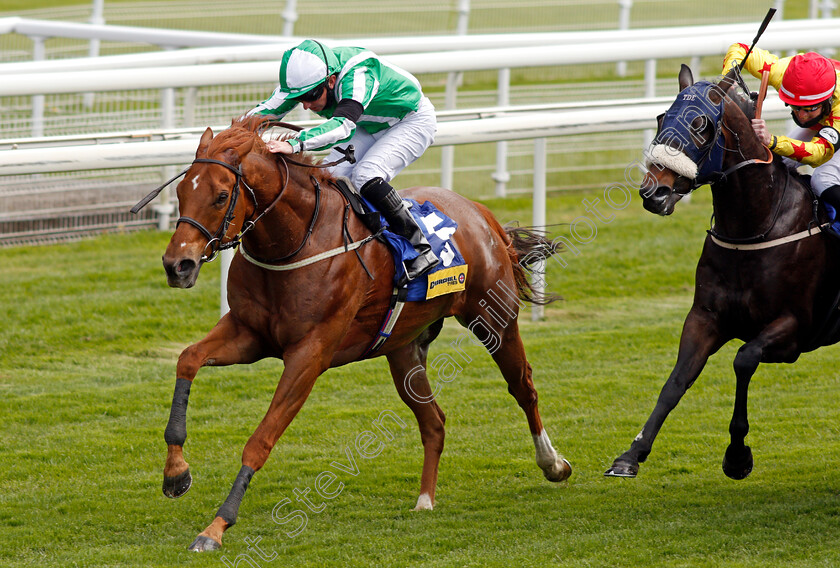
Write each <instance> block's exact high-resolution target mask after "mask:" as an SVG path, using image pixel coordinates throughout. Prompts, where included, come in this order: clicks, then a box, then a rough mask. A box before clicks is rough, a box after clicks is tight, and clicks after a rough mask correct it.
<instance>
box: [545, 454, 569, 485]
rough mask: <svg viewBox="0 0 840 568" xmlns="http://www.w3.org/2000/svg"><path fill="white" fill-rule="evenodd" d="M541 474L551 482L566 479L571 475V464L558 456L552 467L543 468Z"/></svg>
mask: <svg viewBox="0 0 840 568" xmlns="http://www.w3.org/2000/svg"><path fill="white" fill-rule="evenodd" d="M543 475H545V478H546V479H547V480H549V481H551V482H553V483H560V482H561V481H566V480H567V479H569V477H570V476H571V475H572V464H570V463H569V460H567V459H566V458H560V459H558V460H557V462H556V463H555V464H554V465H553V466H552V467H550V468H547V469H544V470H543Z"/></svg>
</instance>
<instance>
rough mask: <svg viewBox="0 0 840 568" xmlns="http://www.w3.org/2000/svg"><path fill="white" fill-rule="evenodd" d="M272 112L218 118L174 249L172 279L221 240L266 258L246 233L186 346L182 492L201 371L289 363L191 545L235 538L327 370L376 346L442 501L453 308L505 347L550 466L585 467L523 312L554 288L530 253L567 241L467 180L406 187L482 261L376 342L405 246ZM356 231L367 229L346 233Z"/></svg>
mask: <svg viewBox="0 0 840 568" xmlns="http://www.w3.org/2000/svg"><path fill="white" fill-rule="evenodd" d="M264 122H265V121H264V119H261V118H259V117H252V118H249V119H243V120H235V121H234V122H233V124H232V125H231V127H230V128H229V129H227V130H224V131H222V132H221V133H220V134H219V135H218V136H215V137H214V135H213V132H212V131H211V130H210V129H207V131H205V133H204V135H203V136H202V137H201V140H200V142H199V145H198V150H197V152H196V160H195V161H194V162H193V164H192V165H191V166H190V168H189V169H188V170H187V171H186V175H185V176H184V179H183V180H182V181H181V182H180V183H179V184H178V188H177V194H178V200H179V209H180V215H181V217H180V219H179V221H178V224H177V228H176V230H175V233H174V234H173V235H172V239H171V241H170V243H169V246H168V247H167V249H166V253H165V254H164V256H163V265H164V267H165V269H166V275H167V279H168V282H169V285H170V286H173V287H177V288H189V287H191V286H192V285H193V284H194V283H195V281H196V278H197V277H198V273H199V270H200V268H201V266H202V264H203V263H204V262H205V261H206V260H208V259H209V258H212V257H213V256H214V255H215V253H216V252H217V251H218V249H219V247H224V246H227V245H228V244H231V243H234V242H237V240H238V239H239V238H241V246H242V247H244V248H245V250H246V252H247V253H248V256H249V257H250V258H251V259H258V263H256V262H253V261H252V260H249V259H246V258H245V257H244V256H243V254H242V248H240V250H239V251H238V253H237V254H236V256H235V257H234V259H233V262H232V264H231V267H230V273H229V278H228V303H229V305H230V312H229V313H227V314H226V315H224V316H223V317H222V318H221V319H220V320H219V322H218V323H217V324H216V325H215V327H214V328H213V329H212V330H211V331H210V332H209V333H208V334H207V336H206V337H205V338H204V339H202V340H201V341H199V342H198V343H195V344H193V345H191V346H189V347H187V348H186V349H185V350H184V351H183V352H182V353H181V356H180V358H179V359H178V365H177V370H176V385H175V394H174V396H173V400H172V409H171V413H170V418H169V423H168V425H167V427H166V432H165V436H164V437H165V440H166V443H167V445H168V454H167V459H166V465H165V467H164V481H163V491H164V493H165V494H166V495H167V496H169V497H179V496H181V495H183V494H184V493H185V492H186V491H187V489H189V487H190V485H191V483H192V478H191V476H190V472H189V466H188V464H187V462H186V461H185V460H184V456H183V445H184V441H185V439H186V435H187V433H186V407H187V402H188V398H189V391H190V387H191V385H192V381H193V379H194V378H195V376H196V373H197V372H198V370H199V369H200V368H201V367H202V366H207V365H232V364H236V363H252V362H255V361H257V360H260V359H263V358H266V357H275V358H280V359H282V360H283V362H284V368H283V372H282V375H281V376H280V379H279V382H278V385H277V389H276V391H275V393H274V397H273V399H272V401H271V403H270V405H269V407H268V411H267V412H266V414H265V417H264V418H263V420H262V422H260V424H259V426H258V427H257V429H256V431H255V432H254V433H253V435H252V436H251V438H250V439H249V440H248V442H247V444H246V445H245V448H244V450H243V452H242V467H241V469H240V471H239V474H238V475H237V477H236V480H235V481H234V484H233V487H232V489H231V491H230V494H229V496H228V498H227V500H226V501H225V502H224V504H223V505H222V506H221V508H220V509H219V510H218V512H217V513H216V516H215V518H214V520H213V521H212V523H211V524H210V525H209V526H208V527H207V528H206V529H205V530H204V531H203V532H202V533H201V534H200V535H199V536H198V537H197V538H196V539H195V541H194V542H193V544H192V545H191V546H190V549H191V550H195V551H205V550H213V549H217V548H219V547H220V546H221V542H222V534H223V533H224V531H225V530H226V529H228V528H230V527H231V526H232V525H233V524H234V522H235V521H236V518H237V513H238V510H239V506H240V503H241V500H242V497H243V495H244V493H245V491H246V489H247V487H248V484H249V482H250V480H251V477H252V476H253V474H254V472H256V471H258V470H259V469H260V468H261V467H262V466H263V465H264V464H265V462H266V460H267V459H268V456H269V453H270V452H271V450H272V448H273V447H274V445H275V444H276V443H277V440H278V439H279V438H280V436H281V435H282V434H283V431H284V430H285V429H286V428H287V427H288V425H289V423H290V422H291V421H292V419H293V418H294V417H295V415H296V414H297V412H298V411H299V410H300V408H301V407H302V406H303V403H304V402H305V401H306V398H307V396H308V395H309V393H310V391H311V390H312V387H313V385H314V383H315V380H316V379H317V378H318V376H319V375H321V374H322V373H323V372H324V371H326V370H327V369H329V368H331V367H337V366H340V365H345V364H347V363H351V362H353V361H357V360H360V359H363V358H368V357H371V356H379V355H384V356H386V357H387V359H388V364H389V366H390V371H391V375H392V377H393V380H394V384H395V386H396V388H397V391H398V393H399V395H400V397H401V398H402V400H403V401H404V402H405V404H406V405H408V407H409V408H410V409H411V410H412V412H413V413H414V415H415V417H416V419H417V422H418V424H419V428H420V434H421V440H422V443H423V451H424V459H423V470H422V475H421V481H420V496H419V498H418V500H417V505H416V507H415V509H431V508H432V507H433V505H434V501H435V486H436V483H437V474H438V464H439V461H440V455H441V452H442V450H443V441H444V420H445V417H444V414H443V411H442V410H441V408H440V406H438V403H437V402H436V401H435V400H434V397H433V396H432V390H431V388H430V385H429V381H428V378H427V376H426V357H427V353H428V349H429V344H430V343H431V342H432V340H434V339H435V337H436V336H437V334H438V333H439V332H440V330H441V327H442V325H443V319H444V318H446V317H449V316H454V317H455V318H456V319H457V320H458V321H459V322H460V323H461V324H462V325H464V326H466V327H467V328H468V329H469V330H470V331H472V332H473V333H474V334H475V335H476V337H477V338H478V340H480V341H481V342H482V343H483V344H484V345H485V347H487V349H488V351H490V352H491V354H492V357H493V359H494V360H495V361H496V364H497V365H498V366H499V369H500V370H501V372H502V375H503V376H504V378H505V380H506V381H507V384H508V390H509V391H510V393H511V394H512V395H513V396H514V398H515V399H516V401H517V402H518V403H519V406H520V407H521V408H522V410H524V412H525V416H526V418H527V420H528V428H529V429H530V432H531V435H532V436H533V440H534V445H535V448H536V461H537V465H538V466H539V467H540V468H541V469H542V471H543V474H544V475H545V477H546V478H547V479H548V480H549V481H556V482H559V481H563V480H565V479H566V478H567V477H569V475H570V474H571V466H570V465H569V463H568V462H567V461H566V460H565V459H564V458H563V457H562V456H561V455H558V454H557V452H556V451H555V450H554V448H553V447H552V445H551V442H550V441H549V438H548V436H547V434H546V432H545V429H544V428H543V423H542V420H541V418H540V414H539V411H538V409H537V392H536V390H535V389H534V384H533V382H532V380H531V366H530V365H529V364H528V361H527V359H526V357H525V350H524V348H523V345H522V340H521V338H520V336H519V328H518V324H517V321H516V315H517V314H518V311H519V309H520V308H521V307H522V306H523V305H524V304H522V302H521V300H526V301H533V302H545V301H548V300H550V299H547V298H541V297H539V296H538V295H534V291H533V290H532V289H531V288H530V286H529V284H528V280H527V270H526V268H527V266H528V263H529V262H531V261H534V260H538V259H539V258H545V257H546V256H547V255H550V254H551V252H553V250H554V247H553V246H552V243H550V242H549V241H547V240H546V239H545V238H544V237H542V236H541V235H539V234H537V233H535V232H533V231H528V230H524V229H521V228H508V229H505V228H503V227H501V226H500V225H499V223H498V222H497V221H496V219H495V218H494V217H493V215H492V213H491V212H490V211H489V210H488V209H487V208H486V207H484V206H482V205H480V204H478V203H474V202H472V201H470V200H468V199H465V198H463V197H461V196H459V195H458V194H456V193H454V192H452V191H447V190H444V189H439V188H414V189H412V190H408V191H405V192H403V195H404V196H405V197H411V198H413V199H416V200H417V201H418V202H421V203H422V202H423V201H426V200H428V201H430V202H432V203H433V204H434V205H435V206H436V207H437V208H438V209H439V210H440V211H442V212H444V213H445V214H447V215H449V216H450V217H451V218H452V219H453V220H455V221H456V222H457V224H458V229H457V231H456V232H455V234H454V236H453V237H452V238H453V239H454V241H455V243H456V245H457V247H458V249H459V250H460V252H461V254H462V256H463V257H464V259H465V260H466V262H467V264H468V266H469V270H468V273H467V279H466V286H465V289H464V290H463V291H460V292H455V293H451V294H448V295H443V296H438V297H436V298H433V299H431V300H427V301H424V302H408V303H406V304H405V308H404V309H403V311H402V314H401V316H400V318H399V320H398V322H397V324H396V327H395V328H394V329H393V330H392V332H391V335H390V337H389V338H388V339H387V340H386V341H385V343H384V345H383V346H382V347H381V349H379V351H377V352H376V353H375V354H374V355H370V354H368V353H366V350H367V349H368V348H369V346H370V345H371V344H372V342H373V341H374V339H375V338H376V337H377V334H378V332H379V330H380V326H381V325H382V322H383V319H384V317H385V315H386V312H387V311H388V309H389V302H390V297H391V295H392V290H393V285H392V282H393V277H394V264H393V261H392V259H391V254H390V253H389V251H388V250H387V249H386V246H385V245H384V244H382V243H381V242H380V241H378V240H374V239H371V232H370V231H369V229H368V228H367V227H366V226H365V225H364V224H363V223H362V222H361V221H360V220H359V219H358V218H357V217H356V216H355V215H352V214H349V215H348V203H347V201H346V199H345V197H344V196H343V195H342V194H341V193H340V192H339V191H337V190H335V189H334V188H333V187H332V185H331V179H332V178H331V175H330V174H329V173H327V171H326V170H325V169H322V168H317V167H315V165H314V164H313V163H311V160H307V159H304V162H305V163H294V162H292V161H291V160H289V159H287V158H284V157H280V156H279V155H274V154H271V153H270V152H269V151H268V150H267V149H266V146H265V144H264V142H263V140H262V138H261V137H260V134H259V133H260V131H261V129H262V128H263V127H264V126H265V123H264ZM351 242H352V243H355V244H351V245H350V246H349V248H345V245H348V243H351ZM356 246H358V248H355V250H353V249H354V247H356ZM345 251H347V252H345ZM322 253H326V254H322ZM318 255H322V256H318ZM368 272H369V274H368ZM488 308H489V309H488ZM502 314H504V316H502Z"/></svg>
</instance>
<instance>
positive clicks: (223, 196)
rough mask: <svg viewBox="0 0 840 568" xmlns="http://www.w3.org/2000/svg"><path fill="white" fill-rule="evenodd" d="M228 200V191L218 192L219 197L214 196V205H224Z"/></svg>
mask: <svg viewBox="0 0 840 568" xmlns="http://www.w3.org/2000/svg"><path fill="white" fill-rule="evenodd" d="M227 200H228V192H227V191H223V192H221V193H220V194H219V197H217V198H216V205H224V204H225V203H226V202H227Z"/></svg>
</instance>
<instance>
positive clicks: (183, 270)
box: [175, 258, 195, 276]
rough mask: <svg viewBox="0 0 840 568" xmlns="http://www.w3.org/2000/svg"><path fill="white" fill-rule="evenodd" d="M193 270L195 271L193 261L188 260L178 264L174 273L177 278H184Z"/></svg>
mask: <svg viewBox="0 0 840 568" xmlns="http://www.w3.org/2000/svg"><path fill="white" fill-rule="evenodd" d="M193 270H195V261H193V260H190V259H188V258H186V259H184V260H182V261H181V262H179V263H178V264H177V266H176V267H175V273H176V274H177V275H178V276H186V275H188V274H192V271H193Z"/></svg>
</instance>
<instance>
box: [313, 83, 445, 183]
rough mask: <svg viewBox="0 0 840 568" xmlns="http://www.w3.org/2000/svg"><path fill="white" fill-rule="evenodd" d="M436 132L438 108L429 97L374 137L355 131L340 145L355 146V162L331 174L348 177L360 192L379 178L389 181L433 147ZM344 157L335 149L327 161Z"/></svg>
mask: <svg viewBox="0 0 840 568" xmlns="http://www.w3.org/2000/svg"><path fill="white" fill-rule="evenodd" d="M436 129H437V118H436V115H435V107H434V105H433V104H432V102H431V101H430V100H429V99H428V98H427V97H423V98H422V99H421V100H420V108H418V109H417V110H416V111H414V112H410V113H408V114H407V115H406V116H405V118H403V119H402V120H401V121H399V122H397V123H396V124H395V125H393V126H391V127H390V128H386V129H385V130H380V131H379V132H377V133H375V134H370V133H369V132H367V131H365V130H364V129H362V128H356V132H355V133H354V134H353V136H352V137H351V138H350V140H348V141H346V142H343V143H342V144H341V146H342V147H346V146H348V145H349V144H352V145H353V146H354V147H355V154H356V163H355V164H350V163H349V162H342V163H341V164H338V165H337V166H333V167H332V168H331V171H332V173H333V174H335V175H339V176H345V177H347V178H349V179H350V181H351V182H353V185H354V186H355V187H356V189H357V190H358V189H361V188H362V186H363V185H364V184H365V182H367V181H369V180H371V179H373V178H376V177H381V178H382V179H384V180H385V181H387V182H390V181H391V180H392V179H394V176H396V175H397V174H398V173H400V172H401V171H402V170H403V169H404V168H405V167H406V166H408V165H409V164H411V163H412V162H414V161H415V160H417V158H419V157H420V156H422V155H423V152H425V151H426V148H428V147H429V146H431V144H432V142H433V141H434V139H435V130H436ZM341 156H342V154H341V153H339V152H336V151H335V150H333V151H332V152H330V154H329V156H327V158H326V161H328V162H331V161H333V160H337V159H339V158H340V157H341Z"/></svg>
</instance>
